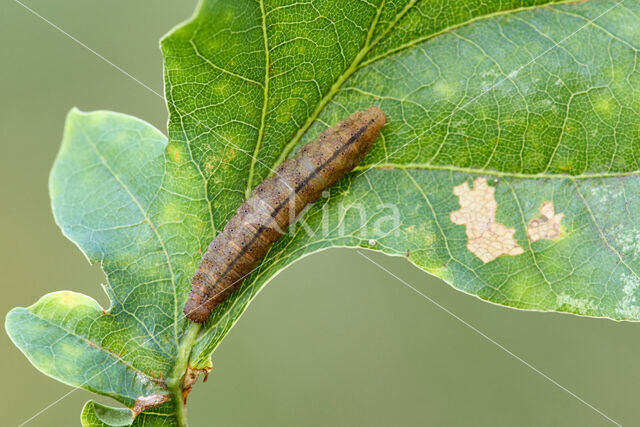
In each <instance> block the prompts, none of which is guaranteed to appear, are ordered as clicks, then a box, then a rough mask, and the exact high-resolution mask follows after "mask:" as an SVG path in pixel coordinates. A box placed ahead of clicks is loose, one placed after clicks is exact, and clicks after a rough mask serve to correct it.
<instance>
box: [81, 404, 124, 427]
mask: <svg viewBox="0 0 640 427" xmlns="http://www.w3.org/2000/svg"><path fill="white" fill-rule="evenodd" d="M81 420H82V425H83V426H85V427H119V426H130V425H131V423H133V416H132V414H131V411H130V410H129V409H124V408H111V407H109V406H104V405H101V404H99V403H98V402H95V401H93V400H90V401H88V402H87V403H86V404H85V405H84V408H82V416H81Z"/></svg>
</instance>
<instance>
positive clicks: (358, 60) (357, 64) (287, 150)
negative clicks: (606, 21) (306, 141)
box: [247, 0, 575, 191]
mask: <svg viewBox="0 0 640 427" xmlns="http://www.w3.org/2000/svg"><path fill="white" fill-rule="evenodd" d="M416 2H417V0H412V1H410V2H409V3H408V4H407V5H406V6H405V7H404V8H403V9H402V10H401V11H400V12H399V13H398V14H397V15H396V16H395V18H394V19H393V20H392V21H391V23H390V24H389V25H388V26H387V28H386V29H385V30H384V31H383V32H382V33H381V34H380V35H379V36H378V37H376V39H375V40H374V41H373V42H370V37H371V36H372V35H373V32H374V30H375V28H376V26H377V21H378V18H379V16H380V12H381V10H382V8H383V7H384V4H385V1H382V2H381V5H380V7H379V8H378V12H377V14H376V17H375V18H374V20H373V21H372V26H371V27H370V29H369V34H368V36H367V40H366V41H365V43H364V46H363V47H362V48H361V50H360V51H359V52H358V54H357V55H356V56H355V58H354V60H353V61H352V63H351V65H350V66H349V68H347V69H346V70H345V71H344V72H343V73H342V74H340V75H339V76H338V78H337V79H336V80H335V82H334V84H333V85H332V86H331V88H330V89H329V91H328V92H327V94H326V95H325V96H324V97H323V98H322V99H321V100H320V102H319V103H318V104H317V107H316V109H315V110H314V111H313V113H312V114H311V115H310V116H309V117H308V118H307V120H306V121H305V123H304V124H303V125H302V126H301V127H300V128H299V129H298V131H297V132H296V133H295V134H294V136H293V137H292V138H291V140H290V141H289V142H288V143H287V144H286V145H285V146H284V148H283V149H282V150H281V152H280V155H279V156H278V158H277V159H276V161H275V162H274V163H273V166H272V167H271V171H272V172H271V173H273V170H274V169H275V168H276V167H277V166H278V165H280V164H281V163H282V162H283V161H285V160H286V159H287V157H289V154H291V151H293V149H294V148H295V146H296V145H297V144H298V143H299V142H300V139H301V138H302V137H303V136H304V135H305V134H306V132H307V131H308V130H309V128H310V127H311V125H312V124H313V123H314V122H315V120H316V119H317V118H318V116H319V115H320V113H321V112H322V110H323V109H324V107H325V106H326V104H327V103H328V102H329V101H330V100H331V99H333V97H334V96H335V95H336V94H337V93H338V91H339V90H340V88H341V87H342V85H343V84H344V83H345V82H346V81H347V80H348V79H349V77H351V76H352V75H353V73H355V72H356V71H358V70H360V69H361V68H364V67H366V66H368V65H370V64H371V63H373V62H376V61H378V60H380V59H383V58H386V57H387V56H391V55H393V54H396V53H399V52H401V51H403V50H406V49H409V48H411V47H413V46H415V45H417V44H419V43H422V42H425V41H427V40H430V39H433V38H435V37H438V36H441V35H443V34H446V33H449V32H451V31H454V30H457V29H459V28H461V27H464V26H467V25H471V24H473V23H476V22H478V21H482V20H485V19H490V18H493V17H496V16H501V15H507V14H511V13H517V12H521V11H526V10H533V9H542V8H547V7H552V6H556V5H561V4H566V3H575V0H564V1H560V2H552V1H551V0H549V1H548V2H547V3H545V4H542V5H532V6H525V7H518V8H513V9H505V10H501V11H497V12H492V13H488V14H485V15H480V16H475V17H473V18H470V19H468V20H466V21H463V22H460V23H458V24H455V25H451V26H449V27H446V28H444V29H442V30H439V31H437V32H435V33H432V34H429V35H427V36H424V37H419V38H416V39H414V40H412V41H411V42H408V43H405V44H403V45H401V46H398V47H397V48H395V49H391V50H389V51H387V52H385V53H384V54H381V55H378V56H376V57H374V58H371V59H369V60H367V61H364V62H362V60H363V59H364V57H365V56H366V55H367V54H368V53H369V52H370V51H371V50H372V49H373V48H374V47H375V46H377V45H378V43H380V41H382V40H383V39H384V38H385V37H386V36H387V34H388V33H389V32H390V31H391V30H392V29H393V28H394V27H395V25H396V24H397V23H398V22H399V21H400V20H401V19H402V18H403V17H404V16H405V15H406V14H407V13H408V12H409V10H410V9H411V8H412V7H413V6H414V5H415V4H416ZM261 4H262V2H261ZM265 37H266V34H265ZM257 154H258V151H257V150H256V151H255V152H254V156H253V158H252V161H251V164H252V170H253V165H254V164H255V162H257V161H258V160H257ZM250 187H251V182H249V183H248V184H247V191H250Z"/></svg>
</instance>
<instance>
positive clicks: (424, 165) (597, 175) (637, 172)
mask: <svg viewBox="0 0 640 427" xmlns="http://www.w3.org/2000/svg"><path fill="white" fill-rule="evenodd" d="M370 169H382V170H385V169H397V170H408V169H420V170H428V171H449V172H460V173H467V174H470V175H489V176H497V177H503V178H519V179H567V180H571V181H575V180H582V179H598V178H624V177H628V176H634V175H640V170H632V171H628V172H599V173H582V174H579V175H569V174H552V173H544V172H541V173H521V172H501V171H496V170H492V169H482V168H465V167H459V166H447V165H433V164H428V163H374V164H372V165H361V166H356V167H355V168H354V169H353V171H354V172H365V171H367V170H370Z"/></svg>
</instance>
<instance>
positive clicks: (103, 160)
mask: <svg viewBox="0 0 640 427" xmlns="http://www.w3.org/2000/svg"><path fill="white" fill-rule="evenodd" d="M80 129H81V131H82V133H83V134H84V136H85V140H86V141H87V142H88V143H89V144H90V145H91V148H92V149H93V151H94V152H95V154H96V156H97V157H98V159H99V160H100V163H102V165H103V166H104V168H105V169H107V171H108V172H109V173H110V174H111V176H113V178H114V179H115V180H116V182H117V183H118V184H119V185H120V186H121V187H122V189H123V190H124V191H125V192H126V193H127V194H128V195H129V197H130V198H131V200H132V201H133V203H134V204H135V205H136V207H137V208H138V210H139V211H140V213H141V214H142V217H143V219H144V221H145V222H146V223H147V224H148V225H149V228H150V229H151V231H152V232H153V233H154V236H155V237H156V239H157V240H158V243H159V244H160V247H161V248H162V252H163V254H164V256H165V259H166V262H167V267H168V269H169V276H170V277H171V280H170V282H171V286H172V288H173V300H174V304H173V311H174V321H173V330H174V331H173V332H174V340H175V343H176V344H178V342H179V339H178V291H177V285H176V282H175V273H174V271H173V265H172V264H171V257H170V256H169V251H168V250H167V247H166V245H165V243H164V241H163V240H162V237H161V236H160V233H159V232H158V229H157V228H156V226H155V224H154V223H153V221H151V218H149V215H148V214H147V211H146V210H145V209H144V208H143V206H142V204H141V203H140V201H138V199H137V198H136V197H135V195H134V194H133V193H132V192H131V190H130V189H129V187H128V186H127V185H126V184H125V183H124V182H123V181H122V180H121V179H120V177H119V176H118V174H117V173H116V172H115V171H114V170H113V168H111V166H110V165H109V163H108V162H107V159H106V158H105V157H104V156H103V155H102V153H101V152H100V151H99V150H98V147H97V145H96V143H95V141H94V140H93V138H92V137H91V136H90V135H88V134H87V132H85V130H84V128H82V127H80ZM163 175H164V174H163ZM143 326H144V327H145V329H146V325H144V324H143ZM148 333H149V336H150V337H151V339H152V340H153V341H154V342H155V343H156V344H157V345H158V347H159V348H161V349H162V346H161V345H160V343H159V342H158V340H157V339H156V337H155V335H154V334H153V333H152V332H151V331H148ZM162 350H163V351H165V350H164V349H162Z"/></svg>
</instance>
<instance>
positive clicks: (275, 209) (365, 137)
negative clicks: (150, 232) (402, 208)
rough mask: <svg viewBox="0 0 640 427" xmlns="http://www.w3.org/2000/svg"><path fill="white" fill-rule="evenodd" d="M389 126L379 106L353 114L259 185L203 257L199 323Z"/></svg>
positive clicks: (195, 298)
mask: <svg viewBox="0 0 640 427" xmlns="http://www.w3.org/2000/svg"><path fill="white" fill-rule="evenodd" d="M385 123H386V117H385V115H384V113H383V112H382V110H381V109H380V108H378V107H375V106H374V107H370V108H368V109H366V110H363V111H358V112H356V113H353V114H352V115H350V116H349V117H347V118H346V119H344V120H343V121H341V122H339V123H338V124H336V125H334V126H333V127H331V128H329V129H326V130H325V131H323V132H322V133H321V134H320V135H319V136H318V138H317V139H316V140H314V141H312V142H309V143H307V144H305V145H304V146H303V147H302V148H300V150H299V151H298V153H297V155H296V156H295V157H292V158H290V159H288V160H286V161H284V162H283V163H282V164H280V166H278V167H277V168H276V170H275V171H274V175H273V176H271V177H269V178H267V179H265V180H264V181H262V182H261V183H260V184H259V185H258V186H256V188H255V189H254V190H253V193H252V195H251V197H249V198H248V199H247V200H246V201H245V202H244V203H243V204H242V205H240V207H239V208H238V209H237V211H236V214H235V215H234V216H233V217H232V218H231V219H230V220H229V222H228V223H227V224H226V225H225V227H224V230H223V231H222V233H220V234H219V235H218V236H217V237H216V238H215V239H213V241H212V242H211V244H210V245H209V248H208V249H207V251H206V252H205V254H204V255H203V256H202V260H201V261H200V265H199V266H198V269H197V270H196V272H195V274H194V275H193V277H192V279H191V291H190V292H189V299H188V300H187V303H186V304H185V306H184V314H185V315H186V316H187V317H188V318H189V319H190V320H192V321H193V322H197V323H203V322H206V321H207V319H208V318H209V315H210V314H211V312H212V311H213V309H214V308H215V307H216V306H217V305H218V304H220V303H222V302H223V301H225V300H226V298H227V297H228V296H229V294H231V293H232V292H233V291H234V290H236V289H237V288H238V287H239V286H240V284H241V283H242V281H243V279H244V278H245V276H247V275H248V274H249V273H250V272H251V271H252V270H253V268H254V267H255V266H256V264H257V263H258V262H259V261H260V260H261V259H262V258H263V257H264V256H265V255H266V253H267V251H268V250H269V248H270V247H271V245H273V244H274V243H275V242H276V241H277V240H278V239H279V238H280V237H281V236H282V235H283V234H284V230H286V228H287V227H288V226H289V225H290V224H292V223H294V222H295V221H296V219H297V218H298V215H299V214H300V213H301V212H302V211H303V210H304V208H305V207H306V206H307V205H309V204H310V203H313V202H315V201H316V200H317V199H318V198H319V197H320V195H321V194H322V192H323V191H324V190H326V189H327V188H329V187H331V186H332V185H334V184H335V183H336V182H337V181H338V180H339V179H340V178H342V176H344V175H345V174H346V173H347V172H349V171H351V170H352V169H353V168H354V167H355V166H356V165H357V164H358V163H360V161H361V160H362V159H363V157H364V156H365V155H366V154H367V153H368V152H369V150H371V147H372V146H373V143H374V141H375V140H376V138H377V137H378V135H379V134H380V129H381V128H382V127H383V126H384V124H385Z"/></svg>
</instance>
